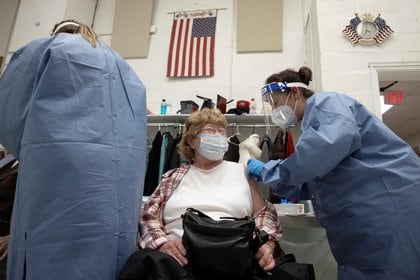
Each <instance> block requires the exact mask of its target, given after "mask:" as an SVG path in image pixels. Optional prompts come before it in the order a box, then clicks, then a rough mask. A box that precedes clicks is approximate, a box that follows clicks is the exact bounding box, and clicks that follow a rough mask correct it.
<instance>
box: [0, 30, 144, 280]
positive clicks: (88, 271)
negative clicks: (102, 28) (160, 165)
mask: <svg viewBox="0 0 420 280" xmlns="http://www.w3.org/2000/svg"><path fill="white" fill-rule="evenodd" d="M0 120H1V121H0V142H1V143H2V144H3V145H4V146H5V147H6V148H7V149H8V150H9V151H10V152H11V154H13V155H14V156H15V157H16V158H17V159H18V160H19V176H18V183H17V186H16V195H15V201H14V205H13V206H14V208H13V214H12V223H11V235H10V236H11V237H10V245H9V253H8V264H7V265H8V278H9V279H26V280H32V279H45V278H46V277H47V278H48V279H64V280H65V279H71V280H76V279H101V280H107V279H109V280H110V279H115V277H116V276H117V274H118V272H119V270H120V269H121V267H122V265H123V264H124V262H125V261H126V259H127V258H128V256H129V255H130V254H132V253H133V252H134V251H135V249H136V234H137V223H138V217H139V212H140V201H141V196H142V192H143V181H144V169H145V166H144V163H145V147H146V134H145V131H146V96H145V88H144V86H143V84H142V82H141V81H140V80H139V79H138V77H137V76H136V74H135V73H134V71H132V69H131V68H130V67H129V65H128V64H127V63H126V62H125V61H124V60H123V59H122V58H121V57H120V56H119V55H117V54H116V53H115V52H114V51H112V50H111V49H110V48H109V47H108V46H106V45H105V44H104V43H102V42H100V41H98V42H97V45H96V47H92V46H91V44H90V43H89V42H87V41H86V40H85V39H83V37H82V36H81V35H80V34H68V33H60V34H58V35H56V36H53V37H50V38H47V39H40V40H36V41H33V42H31V43H29V44H28V45H26V46H25V47H23V48H21V49H19V50H17V51H16V52H15V53H14V54H13V57H12V59H11V61H10V63H9V65H8V66H7V69H6V71H5V72H4V73H3V75H2V76H1V78H0ZM24 275H25V276H24ZM24 277H25V278H24Z"/></svg>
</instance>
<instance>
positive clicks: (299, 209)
mask: <svg viewBox="0 0 420 280" xmlns="http://www.w3.org/2000/svg"><path fill="white" fill-rule="evenodd" d="M274 207H275V208H276V211H277V215H302V214H305V205H303V204H302V203H290V204H274Z"/></svg>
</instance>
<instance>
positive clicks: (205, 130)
mask: <svg viewBox="0 0 420 280" xmlns="http://www.w3.org/2000/svg"><path fill="white" fill-rule="evenodd" d="M200 132H201V133H207V134H216V133H219V134H221V135H226V129H224V128H223V127H203V128H202V129H201V130H200Z"/></svg>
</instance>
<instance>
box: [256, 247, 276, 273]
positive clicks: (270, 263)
mask: <svg viewBox="0 0 420 280" xmlns="http://www.w3.org/2000/svg"><path fill="white" fill-rule="evenodd" d="M268 242H270V241H268ZM270 245H271V244H270ZM270 245H269V244H268V243H265V244H264V245H262V246H261V247H260V248H259V249H258V251H257V253H256V254H255V258H256V259H257V261H258V264H259V265H260V266H261V267H262V268H263V269H264V270H265V271H267V270H271V269H273V268H274V265H275V262H274V258H273V250H274V244H273V246H270Z"/></svg>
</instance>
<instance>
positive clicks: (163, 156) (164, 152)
mask: <svg viewBox="0 0 420 280" xmlns="http://www.w3.org/2000/svg"><path fill="white" fill-rule="evenodd" d="M171 140H172V135H171V133H170V132H164V133H163V135H162V145H161V147H160V159H159V179H158V183H160V180H161V178H162V175H163V170H164V168H165V164H166V162H167V160H168V148H169V143H170V142H171Z"/></svg>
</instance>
